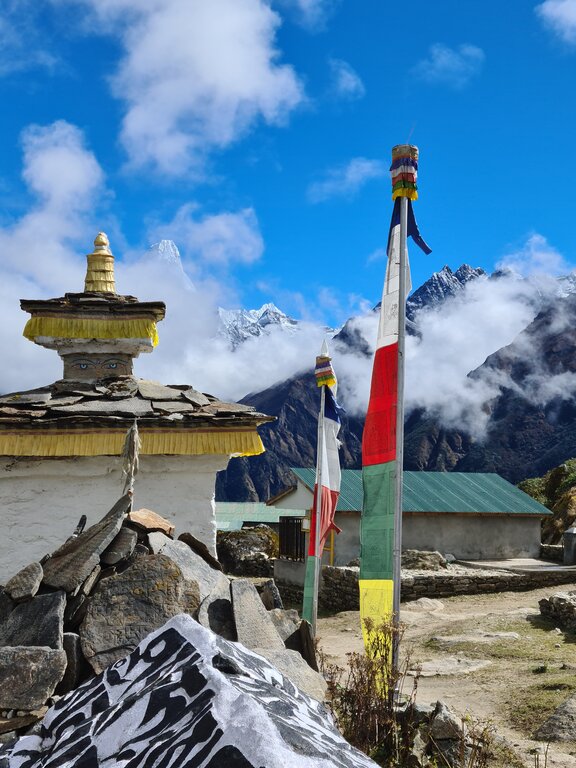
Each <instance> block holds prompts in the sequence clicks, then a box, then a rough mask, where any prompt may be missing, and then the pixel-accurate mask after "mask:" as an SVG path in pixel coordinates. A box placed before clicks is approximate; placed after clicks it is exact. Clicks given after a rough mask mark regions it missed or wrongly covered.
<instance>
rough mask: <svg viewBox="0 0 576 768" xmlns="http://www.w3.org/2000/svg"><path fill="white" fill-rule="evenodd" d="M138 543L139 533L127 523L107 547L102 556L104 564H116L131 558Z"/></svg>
mask: <svg viewBox="0 0 576 768" xmlns="http://www.w3.org/2000/svg"><path fill="white" fill-rule="evenodd" d="M137 543H138V534H137V533H136V531H133V530H132V529H131V528H127V527H126V526H125V525H123V526H122V528H120V530H119V531H118V533H117V535H116V536H115V538H114V540H113V541H112V542H111V543H110V544H109V545H108V546H107V547H106V549H105V550H104V552H102V555H101V556H100V562H101V563H102V564H103V565H116V563H122V562H124V561H126V560H128V559H129V558H130V556H131V555H132V553H133V552H134V548H135V547H136V544H137Z"/></svg>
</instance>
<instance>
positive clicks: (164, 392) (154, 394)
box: [137, 379, 182, 400]
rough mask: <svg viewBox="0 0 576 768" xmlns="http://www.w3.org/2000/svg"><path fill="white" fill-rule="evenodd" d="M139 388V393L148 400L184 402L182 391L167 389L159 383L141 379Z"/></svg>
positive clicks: (138, 384)
mask: <svg viewBox="0 0 576 768" xmlns="http://www.w3.org/2000/svg"><path fill="white" fill-rule="evenodd" d="M137 386H138V392H140V394H141V395H142V397H145V398H146V400H182V390H180V389H172V387H167V386H166V385H165V384H160V383H159V382H157V381H149V380H147V379H139V380H138V381H137Z"/></svg>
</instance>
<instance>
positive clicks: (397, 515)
mask: <svg viewBox="0 0 576 768" xmlns="http://www.w3.org/2000/svg"><path fill="white" fill-rule="evenodd" d="M407 232H408V198H406V197H401V198H400V249H399V250H400V253H399V258H400V264H399V280H398V399H397V405H396V507H395V510H394V548H393V580H394V594H393V604H392V610H393V622H394V626H395V627H396V628H397V627H398V623H399V621H400V590H401V586H402V566H401V559H402V486H403V470H404V362H405V346H406V264H407V262H408V253H407V246H406V239H407ZM392 663H393V665H394V667H395V668H397V667H398V643H397V633H395V638H394V645H393V651H392Z"/></svg>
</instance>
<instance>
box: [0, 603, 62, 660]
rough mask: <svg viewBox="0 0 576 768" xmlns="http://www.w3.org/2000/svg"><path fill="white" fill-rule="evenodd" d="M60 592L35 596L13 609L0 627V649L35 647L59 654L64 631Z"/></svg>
mask: <svg viewBox="0 0 576 768" xmlns="http://www.w3.org/2000/svg"><path fill="white" fill-rule="evenodd" d="M65 607H66V595H65V594H64V592H61V591H60V592H51V593H49V594H46V595H36V597H33V598H32V600H28V601H27V602H26V603H20V604H18V605H16V607H15V608H14V610H13V611H12V613H11V614H10V615H9V616H8V618H7V619H6V620H5V621H4V622H3V623H2V624H1V625H0V646H2V647H3V646H20V645H26V646H28V645H35V646H44V647H47V648H53V649H55V650H60V649H61V648H62V633H63V631H64V629H63V627H64V608H65Z"/></svg>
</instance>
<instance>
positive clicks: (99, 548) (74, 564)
mask: <svg viewBox="0 0 576 768" xmlns="http://www.w3.org/2000/svg"><path fill="white" fill-rule="evenodd" d="M131 504H132V497H131V496H129V495H126V496H123V497H122V498H121V499H120V500H119V501H117V502H116V504H115V505H114V506H113V507H112V509H111V510H110V512H108V514H107V515H105V516H104V517H103V518H102V520H100V522H98V523H96V525H93V526H91V527H90V528H88V530H86V531H84V532H83V533H81V534H80V535H79V536H77V537H76V538H72V539H69V540H68V541H67V542H66V543H65V544H63V545H62V546H61V547H60V548H59V549H57V550H56V552H54V553H53V554H52V557H51V558H50V559H49V560H47V561H46V562H45V563H44V583H45V584H47V585H48V586H50V587H54V588H56V589H63V590H64V591H66V592H74V590H75V589H76V588H77V587H78V586H79V585H80V584H82V582H83V581H85V580H86V579H87V578H88V576H89V575H90V574H91V573H92V571H93V570H94V568H96V566H97V565H98V564H99V563H100V555H101V553H102V552H103V551H104V550H105V549H106V547H107V546H108V544H110V543H111V542H112V541H113V539H114V538H115V537H116V534H117V533H118V531H119V530H120V528H121V526H122V522H123V520H124V517H125V515H126V513H127V512H128V510H129V509H130V505H131Z"/></svg>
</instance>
